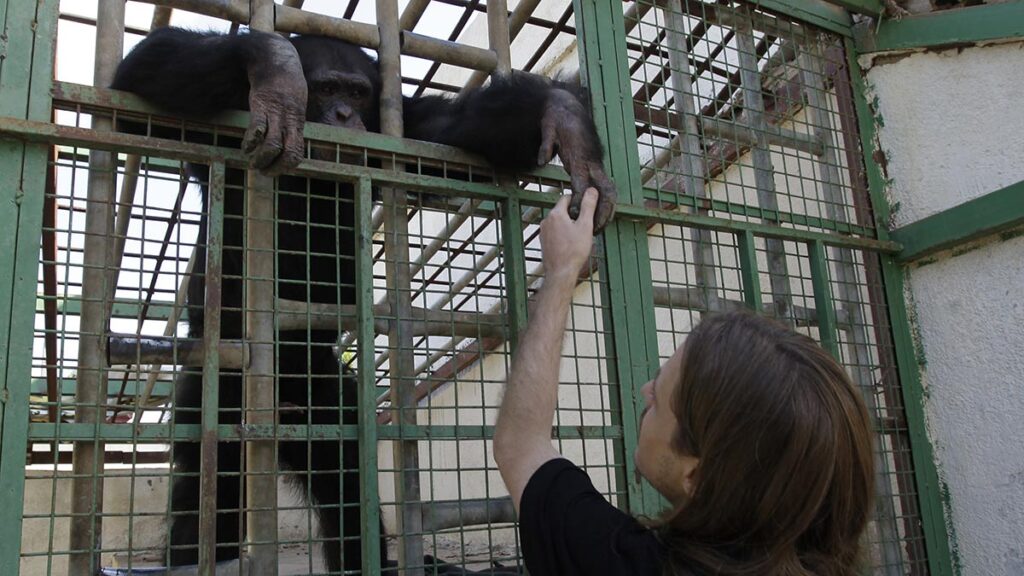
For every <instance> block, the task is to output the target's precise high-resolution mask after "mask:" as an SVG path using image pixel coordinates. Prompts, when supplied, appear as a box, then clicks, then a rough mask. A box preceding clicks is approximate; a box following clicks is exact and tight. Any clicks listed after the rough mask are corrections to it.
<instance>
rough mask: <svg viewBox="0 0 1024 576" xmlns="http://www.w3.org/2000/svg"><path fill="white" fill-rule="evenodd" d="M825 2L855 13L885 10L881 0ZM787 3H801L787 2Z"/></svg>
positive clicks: (832, 0)
mask: <svg viewBox="0 0 1024 576" xmlns="http://www.w3.org/2000/svg"><path fill="white" fill-rule="evenodd" d="M825 2H827V3H829V4H834V5H836V6H839V7H840V8H843V9H844V10H849V11H850V12H854V13H856V14H867V15H868V16H878V15H879V14H881V13H882V11H883V10H885V4H883V3H882V0H825ZM787 4H801V3H800V2H787Z"/></svg>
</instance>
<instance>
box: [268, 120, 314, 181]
mask: <svg viewBox="0 0 1024 576" xmlns="http://www.w3.org/2000/svg"><path fill="white" fill-rule="evenodd" d="M282 139H283V142H284V146H283V148H282V150H281V154H279V155H278V156H277V158H276V159H274V161H273V164H271V165H269V166H267V167H266V168H264V169H263V172H264V173H266V174H268V175H275V174H282V173H284V172H288V171H289V170H291V169H292V168H295V167H296V166H298V165H299V162H302V159H303V157H304V156H305V141H304V140H303V138H302V126H301V125H299V126H297V127H296V126H291V127H290V128H289V129H288V130H286V131H285V132H284V134H283V137H282Z"/></svg>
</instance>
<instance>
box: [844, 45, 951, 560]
mask: <svg viewBox="0 0 1024 576" xmlns="http://www.w3.org/2000/svg"><path fill="white" fill-rule="evenodd" d="M845 48H846V54H847V65H848V66H849V70H850V81H851V83H852V85H853V93H854V104H855V105H856V110H857V123H858V127H859V129H860V138H861V148H862V151H863V155H864V163H865V168H866V172H867V177H868V189H869V192H870V194H871V203H872V207H873V211H874V216H875V222H876V223H885V222H888V221H889V217H890V214H891V209H890V207H889V202H888V199H887V198H886V195H885V179H884V177H883V176H882V171H881V168H880V167H879V166H878V164H877V163H876V162H874V161H873V160H872V154H873V152H874V151H875V149H876V148H877V145H878V143H877V140H876V135H875V116H874V114H873V111H872V109H871V106H870V105H869V104H868V101H867V96H866V95H867V86H866V85H865V81H864V74H863V71H862V70H861V68H860V65H859V64H858V63H857V51H856V48H855V47H854V44H853V41H852V40H846V42H845ZM878 231H879V235H880V236H881V238H882V239H883V240H887V239H888V235H889V234H888V231H887V228H886V227H884V226H878ZM879 259H880V260H881V271H882V283H883V285H884V287H885V297H886V303H887V305H888V312H889V320H890V322H889V324H890V326H891V327H892V339H893V345H894V349H895V356H896V368H897V372H898V373H899V380H900V391H901V393H902V395H903V407H904V411H905V415H906V419H907V427H908V432H909V436H910V446H911V458H912V459H913V463H914V482H915V484H916V486H917V499H918V503H919V507H920V513H921V526H922V528H923V530H924V534H925V539H924V540H925V542H924V544H925V551H926V553H927V556H928V570H929V572H930V573H931V574H933V575H935V576H952V575H953V574H955V573H956V572H955V570H954V568H953V565H954V562H956V560H955V557H954V556H953V554H952V551H951V546H950V540H949V535H948V533H947V531H946V526H947V519H946V509H945V506H944V504H943V502H944V500H943V495H942V486H941V484H940V483H939V476H938V470H937V466H936V463H935V453H934V450H933V448H932V445H931V441H930V439H929V438H928V431H927V427H926V423H925V415H924V401H925V393H924V389H923V386H922V382H921V373H920V369H919V366H918V364H917V354H916V348H915V345H914V340H913V336H912V335H911V326H910V317H909V314H908V313H907V307H906V301H905V300H904V292H903V290H904V277H903V275H904V270H903V269H902V268H901V267H900V266H899V265H898V264H897V263H896V261H895V259H894V258H893V257H892V256H891V255H886V254H882V255H880V258H879Z"/></svg>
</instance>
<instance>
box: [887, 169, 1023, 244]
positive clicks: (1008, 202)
mask: <svg viewBox="0 0 1024 576" xmlns="http://www.w3.org/2000/svg"><path fill="white" fill-rule="evenodd" d="M1020 226H1024V181H1021V182H1017V183H1016V184H1011V185H1009V186H1007V187H1006V188H1002V189H1000V190H996V191H995V192H990V193H988V194H986V195H984V196H981V197H978V198H975V199H974V200H970V201H968V202H965V203H963V204H961V205H959V206H956V207H953V208H950V209H948V210H944V211H942V212H939V213H938V214H934V215H932V216H928V217H927V218H923V219H921V220H918V221H917V222H914V223H913V224H908V225H906V226H903V227H901V228H897V229H895V230H893V231H892V232H890V235H891V236H892V238H893V239H895V240H896V241H897V242H899V243H901V244H903V250H902V251H901V252H900V253H899V254H897V255H896V258H897V260H898V261H900V262H910V261H914V260H920V259H921V258H924V257H926V256H930V255H932V254H935V253H936V252H941V251H943V250H949V249H956V248H957V247H958V246H963V245H964V244H967V243H969V242H973V241H975V240H978V239H981V238H985V237H987V236H992V235H995V234H999V233H1000V232H1006V231H1008V230H1012V229H1014V228H1019V227H1020Z"/></svg>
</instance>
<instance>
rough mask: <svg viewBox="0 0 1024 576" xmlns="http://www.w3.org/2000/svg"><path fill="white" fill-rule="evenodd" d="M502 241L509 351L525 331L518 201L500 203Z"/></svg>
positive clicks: (523, 267) (508, 200)
mask: <svg viewBox="0 0 1024 576" xmlns="http://www.w3.org/2000/svg"><path fill="white" fill-rule="evenodd" d="M501 216H502V218H501V242H502V245H503V246H504V252H503V254H502V263H503V264H504V267H505V286H507V288H506V290H507V293H506V297H507V298H508V310H507V315H508V319H509V331H508V333H509V338H508V342H509V349H510V350H511V351H512V352H513V353H514V352H515V351H516V349H517V348H518V346H519V333H520V332H521V331H522V330H523V329H524V328H526V298H527V297H526V281H527V280H526V255H525V254H524V248H523V210H522V207H521V206H520V204H519V200H518V199H517V198H508V199H507V200H505V201H504V202H503V203H502V215H501Z"/></svg>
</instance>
